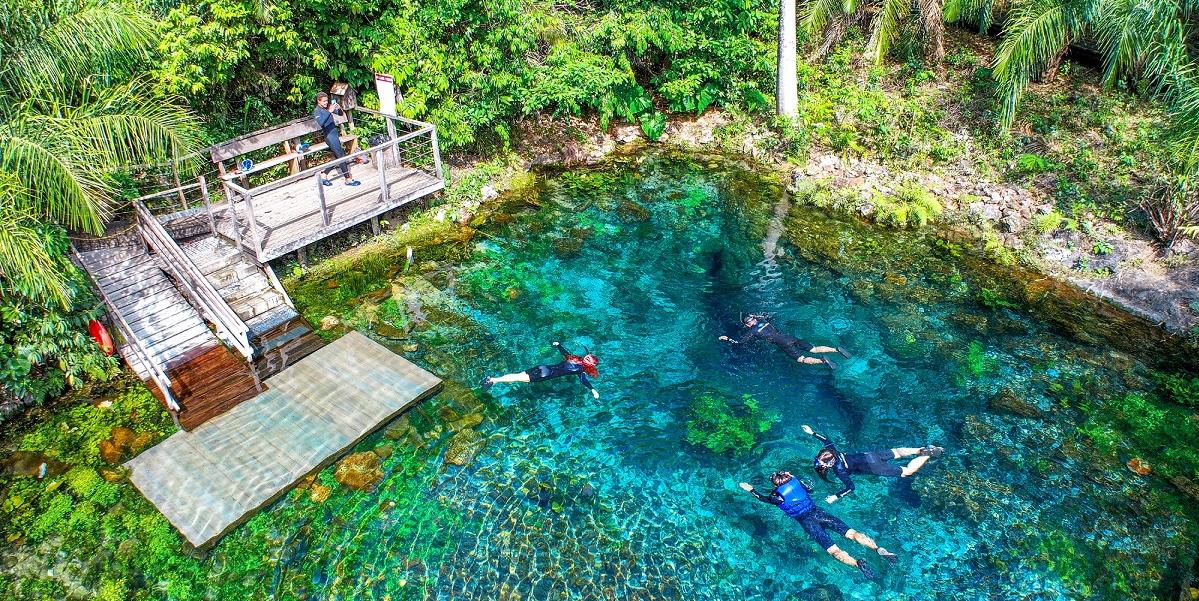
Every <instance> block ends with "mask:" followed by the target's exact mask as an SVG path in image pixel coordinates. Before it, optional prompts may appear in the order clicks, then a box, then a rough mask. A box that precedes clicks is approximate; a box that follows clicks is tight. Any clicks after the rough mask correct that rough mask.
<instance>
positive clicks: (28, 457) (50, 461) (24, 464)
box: [0, 451, 70, 478]
mask: <svg viewBox="0 0 1199 601" xmlns="http://www.w3.org/2000/svg"><path fill="white" fill-rule="evenodd" d="M42 465H45V466H46V473H45V476H57V475H59V474H65V473H66V472H67V470H68V469H70V466H69V465H67V464H65V463H63V462H61V461H58V460H56V459H54V458H52V457H50V456H48V455H43V454H41V453H36V452H32V451H16V452H14V453H13V454H11V455H9V456H8V457H6V458H5V459H4V460H3V461H0V473H4V474H9V475H13V476H33V477H35V478H36V477H38V476H39V475H42ZM43 477H44V476H43Z"/></svg>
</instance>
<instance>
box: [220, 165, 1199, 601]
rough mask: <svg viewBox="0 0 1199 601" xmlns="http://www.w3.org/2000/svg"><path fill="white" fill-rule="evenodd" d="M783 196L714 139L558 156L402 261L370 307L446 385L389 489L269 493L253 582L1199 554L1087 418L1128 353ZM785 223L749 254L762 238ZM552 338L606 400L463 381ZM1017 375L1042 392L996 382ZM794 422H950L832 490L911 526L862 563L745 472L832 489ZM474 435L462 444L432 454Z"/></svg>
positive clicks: (890, 425)
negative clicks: (781, 342)
mask: <svg viewBox="0 0 1199 601" xmlns="http://www.w3.org/2000/svg"><path fill="white" fill-rule="evenodd" d="M782 198H783V196H782V194H781V190H780V188H779V186H778V185H777V184H774V183H771V182H769V181H763V180H761V179H760V178H758V177H755V176H753V175H752V174H751V173H749V172H747V171H745V170H743V169H742V168H739V167H737V166H736V165H730V164H727V163H724V162H718V163H717V162H714V163H712V164H710V165H708V164H704V163H697V162H695V161H694V160H687V159H671V158H665V157H647V158H642V159H636V160H634V161H632V162H630V163H628V164H621V165H616V166H613V167H611V168H608V169H604V170H598V171H592V172H576V173H567V174H564V175H562V176H559V177H555V178H550V180H549V181H547V182H546V183H545V184H544V185H543V186H542V187H541V188H540V189H539V191H538V194H536V195H533V196H528V197H524V198H512V199H509V200H508V201H507V202H506V204H505V205H504V208H503V210H502V212H500V213H497V214H493V215H491V216H490V217H489V221H488V222H487V223H486V224H485V225H483V226H481V228H480V230H481V232H480V235H478V236H476V237H475V238H474V239H473V240H472V242H470V245H469V247H468V248H466V249H465V251H464V252H465V257H466V258H465V259H464V260H463V261H461V262H459V263H457V264H451V263H448V262H447V263H444V264H439V265H429V264H426V265H424V266H423V267H420V268H414V269H413V270H412V271H411V272H410V273H408V274H406V275H403V276H401V277H399V278H397V280H396V288H395V289H393V291H392V293H391V294H393V295H395V296H396V297H397V298H406V299H407V300H402V301H401V302H400V303H398V304H395V305H393V307H399V309H398V310H396V311H393V312H392V313H388V312H387V311H386V310H385V311H383V314H384V315H391V319H392V324H393V325H400V324H402V323H404V322H407V323H409V324H410V325H411V326H412V328H413V330H412V332H413V333H412V338H411V339H410V340H407V341H390V340H387V339H386V338H383V337H380V339H381V340H384V341H386V342H388V343H390V344H395V345H396V347H397V348H399V347H401V346H403V345H405V344H411V343H412V342H415V343H416V344H417V349H416V351H415V352H409V353H408V355H409V356H410V357H411V358H413V359H414V360H415V361H417V362H418V363H420V364H422V365H423V366H425V367H427V368H428V369H430V370H432V371H434V372H436V373H438V374H439V375H441V376H442V377H443V378H445V379H446V380H447V382H448V385H447V390H446V391H445V392H443V393H442V394H441V395H440V396H439V397H437V398H435V399H433V400H431V401H429V402H427V403H425V404H424V405H423V406H421V407H420V408H418V409H417V410H415V411H413V412H412V413H410V414H409V415H408V416H407V417H405V418H404V419H403V420H402V422H401V424H399V425H398V426H397V427H393V428H392V430H391V433H390V434H389V435H388V436H389V437H390V438H393V439H396V442H394V443H391V444H393V445H394V446H395V447H396V448H397V451H396V452H395V453H394V454H393V455H392V456H391V457H389V458H388V459H387V461H386V462H385V464H384V466H385V469H386V470H387V476H386V478H385V479H384V480H383V482H382V483H381V484H380V486H379V488H378V489H377V490H376V491H374V492H352V491H348V490H346V489H337V490H334V492H333V494H332V496H331V497H330V498H329V499H328V500H326V501H324V502H323V504H319V505H318V504H315V503H313V502H311V501H310V500H308V498H307V496H306V493H304V492H301V493H297V494H295V495H293V496H291V497H288V498H287V499H286V500H284V501H282V502H281V503H280V504H278V505H276V506H275V507H274V508H272V509H271V510H269V511H268V512H266V513H265V515H264V516H262V518H261V520H264V521H261V522H259V523H260V524H261V523H267V521H269V522H271V523H273V524H274V525H273V526H271V528H270V535H269V536H271V537H272V538H271V540H273V541H275V547H274V549H277V550H272V551H271V555H272V563H273V564H274V566H275V568H274V574H273V576H272V577H270V578H263V579H262V580H261V581H260V584H259V586H258V587H256V588H258V590H259V591H260V593H261V594H263V595H273V596H275V597H276V598H309V599H359V598H374V599H403V598H412V599H445V600H450V599H453V600H465V599H647V600H648V599H767V600H774V599H807V598H835V597H822V596H819V595H822V594H829V593H831V592H835V591H832V589H834V588H835V589H836V590H837V591H839V592H840V593H841V594H842V595H844V597H845V598H855V599H880V598H886V599H962V600H967V599H969V600H974V599H1064V598H1097V599H1098V598H1111V599H1123V598H1154V597H1157V596H1161V595H1164V594H1166V592H1167V591H1168V590H1169V587H1170V586H1171V583H1172V582H1173V581H1174V579H1175V578H1176V576H1175V574H1176V573H1178V572H1179V571H1180V570H1181V571H1185V570H1186V569H1188V566H1190V565H1192V563H1193V561H1194V542H1193V541H1194V540H1195V539H1194V533H1195V532H1196V527H1195V526H1196V522H1195V516H1194V510H1193V507H1192V508H1191V510H1190V514H1189V515H1187V514H1186V513H1185V512H1184V510H1183V509H1182V508H1183V507H1185V506H1187V501H1184V500H1182V497H1180V496H1178V494H1177V493H1176V492H1175V491H1174V490H1173V489H1172V488H1171V487H1170V486H1169V485H1168V484H1165V483H1164V482H1163V481H1162V480H1161V479H1160V478H1153V477H1150V478H1142V477H1138V476H1135V475H1133V474H1132V473H1130V472H1129V471H1128V470H1127V469H1126V468H1125V467H1124V466H1123V462H1124V461H1126V460H1127V459H1128V458H1129V457H1130V453H1131V452H1132V450H1131V449H1129V448H1128V447H1127V446H1126V444H1125V443H1122V442H1118V443H1115V444H1116V446H1115V447H1114V448H1112V447H1102V446H1100V445H1098V444H1097V443H1096V442H1095V440H1093V437H1088V436H1086V435H1083V434H1081V433H1080V432H1079V428H1080V426H1083V425H1085V424H1087V423H1089V422H1088V419H1094V418H1091V417H1089V415H1090V414H1089V413H1088V412H1087V408H1088V407H1089V405H1088V404H1087V402H1088V401H1087V399H1098V398H1100V397H1102V396H1103V395H1120V394H1124V393H1126V392H1128V391H1129V390H1136V389H1138V388H1144V387H1148V380H1147V379H1146V373H1147V370H1146V368H1145V366H1144V365H1143V364H1142V363H1141V362H1140V361H1139V359H1138V358H1137V357H1135V356H1133V355H1129V354H1126V353H1125V352H1122V351H1119V350H1115V349H1113V348H1112V346H1111V344H1110V343H1101V342H1097V340H1101V339H1102V338H1101V337H1099V338H1096V339H1092V340H1090V341H1088V340H1087V332H1085V331H1074V332H1073V335H1069V336H1068V335H1067V330H1068V329H1069V328H1068V327H1063V325H1062V323H1061V322H1060V320H1059V323H1057V324H1052V323H1047V322H1043V321H1041V320H1039V319H1038V318H1037V317H1036V316H1034V315H1032V314H1031V313H1030V312H1029V311H1028V310H1027V306H1026V305H1025V304H1024V302H1023V300H1022V299H1021V297H1020V296H1019V295H1016V294H1013V293H1012V292H1011V290H1019V289H1020V286H1021V285H1022V283H1021V282H1019V281H1016V282H1015V283H1014V284H1012V286H1011V288H1010V289H1004V288H1001V287H999V286H1000V285H1001V284H1003V283H1004V282H1005V280H1003V279H1002V277H999V279H996V278H997V276H996V275H995V274H996V273H999V272H1002V271H1004V270H995V269H993V268H991V269H989V270H988V269H985V268H982V267H979V265H980V263H979V262H978V261H976V260H975V261H972V260H970V259H969V258H968V257H967V256H966V253H965V252H964V251H963V250H962V249H961V248H960V247H958V246H956V245H954V244H950V243H946V242H944V241H937V240H936V239H934V238H931V237H927V236H920V235H916V234H910V233H909V234H897V233H892V232H883V231H879V230H876V229H872V228H869V227H866V226H862V225H859V224H855V223H850V222H845V221H841V220H838V219H835V218H831V217H828V216H825V215H823V214H821V213H819V212H817V211H816V210H814V209H806V208H790V209H788V207H787V206H786V205H784V206H782V207H781V208H780V206H779V204H778V203H779V202H780V200H781V199H782ZM780 233H781V236H779V241H778V244H777V249H778V253H777V256H775V257H773V258H766V256H765V251H764V249H763V241H764V240H767V239H768V238H773V237H774V235H777V234H780ZM420 263H421V257H420V256H418V257H417V264H418V265H419V264H420ZM1008 283H1011V282H1008ZM991 286H994V288H992V287H991ZM381 288H383V289H385V290H386V289H387V288H388V286H387V282H382V283H381ZM984 288H985V292H984ZM386 297H387V295H386V294H383V295H374V296H373V297H372V298H373V299H374V300H375V301H378V300H379V299H380V298H386ZM392 302H393V303H394V302H395V301H392ZM384 304H385V305H386V301H384ZM384 308H385V309H386V306H385V307H384ZM747 311H752V312H758V313H767V314H769V315H770V316H771V321H772V322H773V323H775V324H777V325H779V326H780V327H781V328H782V329H784V330H785V331H789V332H792V333H794V334H796V335H798V336H800V337H801V338H804V339H806V340H808V341H810V342H812V343H815V344H829V345H840V346H843V347H846V348H847V349H849V350H850V351H851V352H852V353H853V358H851V359H841V358H839V357H834V360H835V361H837V362H838V363H839V366H838V368H837V369H836V370H833V371H830V370H828V369H826V368H824V367H823V366H807V365H796V364H795V363H792V362H790V361H789V360H788V359H787V358H786V357H785V356H784V355H783V354H782V353H780V352H778V351H776V350H775V349H774V348H773V347H772V346H770V345H769V344H767V343H763V342H757V343H755V344H752V345H749V346H745V347H740V348H732V347H730V346H727V345H723V344H720V343H718V342H717V340H716V339H717V337H718V336H719V335H721V334H739V331H738V326H737V320H738V316H739V314H740V313H741V312H747ZM1080 311H1084V312H1088V313H1090V312H1091V311H1090V310H1088V309H1086V307H1083V308H1081V309H1080ZM400 313H402V314H403V315H400ZM1059 317H1060V316H1059ZM1066 321H1067V322H1068V321H1069V320H1068V319H1067V320H1066ZM554 340H560V341H562V342H563V343H564V344H565V345H566V346H567V347H568V348H571V349H573V350H582V349H583V348H584V347H587V348H589V349H590V350H591V351H592V352H594V353H595V354H596V355H598V356H599V357H600V359H601V364H600V366H599V370H600V373H601V376H600V377H599V378H598V379H596V381H595V384H596V387H597V389H598V390H599V391H600V393H601V397H600V399H599V400H594V399H592V398H591V396H590V395H588V394H587V393H586V390H585V389H583V388H582V387H581V386H579V384H578V383H577V382H575V381H574V380H567V379H563V380H557V381H552V382H548V383H539V384H532V385H529V384H497V385H496V386H495V387H494V388H493V389H492V390H491V391H490V392H486V393H485V392H483V391H482V390H481V389H480V388H479V387H478V384H477V383H478V381H479V380H480V378H482V377H483V376H484V375H485V374H492V375H494V374H498V373H503V372H511V371H517V370H523V369H525V368H527V367H530V366H532V365H535V364H537V363H550V362H556V361H557V360H558V359H557V353H556V352H555V351H554V350H553V349H552V348H551V347H550V342H551V341H554ZM1005 388H1006V389H1007V390H1008V391H1010V392H1011V394H1012V396H1014V397H1017V398H1020V399H1023V400H1024V401H1026V402H1027V403H1028V404H1029V405H1031V406H1032V407H1035V408H1036V410H1037V411H1039V413H1040V414H1041V417H1023V416H1017V415H1013V414H1011V413H1005V412H1002V411H993V410H990V409H988V400H989V399H991V398H992V397H994V396H996V395H997V394H999V393H1000V391H1001V390H1003V389H1005ZM705 392H708V393H712V392H715V393H718V394H723V395H726V396H727V397H728V398H730V399H733V404H734V406H736V405H738V404H739V401H738V399H739V398H740V397H741V395H743V394H749V395H752V396H753V397H754V398H755V399H757V401H758V402H759V403H760V406H761V408H762V410H763V412H764V413H766V414H770V415H776V416H777V417H778V420H777V421H776V422H774V423H773V424H772V425H771V427H770V428H769V429H768V430H767V431H766V432H763V433H760V434H759V435H758V436H757V437H756V439H755V440H754V442H753V444H752V445H751V446H750V448H749V449H748V450H745V451H743V452H730V453H721V454H717V453H713V452H711V451H709V450H708V449H706V448H703V447H701V446H696V445H692V444H690V443H688V442H686V441H685V437H686V433H687V429H688V421H689V420H691V419H693V418H694V415H693V414H692V410H691V404H692V401H693V400H694V399H695V398H696V397H697V396H698V395H700V394H703V393H705ZM480 420H481V422H480V423H477V424H476V423H475V422H476V421H480ZM805 423H806V424H811V425H812V426H813V427H815V428H816V429H817V430H818V431H820V432H824V433H826V434H828V435H830V436H832V437H833V438H834V439H836V440H837V441H839V442H840V443H841V446H842V448H843V449H844V450H865V449H872V448H880V447H881V448H887V447H892V446H920V445H923V444H926V443H935V444H939V445H942V446H944V447H945V448H946V449H947V453H946V455H945V456H944V457H942V458H940V459H939V460H936V461H934V462H932V463H931V464H929V465H928V466H926V467H925V468H924V469H923V470H922V471H921V472H920V473H919V474H918V475H917V476H916V477H915V478H912V479H907V480H904V481H902V482H900V481H895V480H891V479H883V478H872V477H866V476H860V477H858V478H857V492H856V493H855V494H853V495H851V496H850V497H848V498H846V499H844V500H842V501H841V502H838V503H837V504H835V505H833V506H831V507H828V506H826V507H827V508H828V509H829V510H830V511H831V512H832V513H834V514H835V515H837V516H839V517H841V518H842V519H844V520H845V521H846V522H848V523H849V524H850V525H851V526H852V527H854V528H856V529H858V530H861V531H863V532H866V533H868V534H870V535H872V536H874V537H875V539H876V540H877V541H878V542H879V544H881V545H883V546H885V547H887V548H889V549H891V550H893V551H895V552H896V553H898V554H899V556H900V561H899V563H898V564H897V565H893V566H891V565H883V564H882V562H880V561H879V560H878V558H877V557H875V556H874V555H873V554H872V553H870V552H868V551H866V550H865V549H863V548H861V547H859V546H857V545H855V544H854V543H852V542H850V541H841V543H842V545H841V546H842V548H844V549H846V550H847V551H849V552H850V553H851V554H853V555H855V556H857V557H861V558H864V559H866V560H867V561H869V562H870V563H871V564H872V565H873V566H874V567H875V568H876V570H877V571H878V572H879V573H880V574H881V576H880V578H879V580H878V581H877V582H874V583H869V582H866V581H865V580H864V579H863V578H862V577H861V576H860V574H859V573H858V571H857V570H855V569H852V568H849V567H847V566H844V565H841V564H839V563H837V562H836V561H834V560H833V559H832V558H830V557H829V556H828V555H827V554H826V553H825V552H824V551H823V550H821V549H820V548H818V547H817V545H816V544H815V543H813V542H812V541H811V540H809V539H808V538H807V537H806V535H805V534H804V532H803V531H802V530H801V529H800V528H799V525H798V524H797V523H796V522H794V521H792V520H789V519H787V518H785V516H783V515H782V513H781V512H780V511H778V510H777V509H775V508H773V507H771V506H768V505H765V504H761V503H758V502H756V501H754V500H753V499H752V498H751V497H750V496H749V495H747V494H745V493H744V492H742V491H741V490H739V489H738V488H737V483H738V482H739V481H742V480H747V481H750V482H753V483H755V484H756V485H758V486H759V487H761V488H764V489H768V488H769V487H768V486H767V485H766V482H765V475H766V474H769V473H770V472H772V471H774V470H777V469H790V470H792V471H794V472H795V473H796V474H797V475H800V476H801V477H803V478H804V479H806V480H808V481H809V482H811V483H813V484H814V485H815V486H816V493H814V496H815V497H817V498H818V499H819V498H822V497H823V496H825V495H827V494H831V493H832V492H835V491H836V490H837V487H836V486H835V485H834V484H826V483H823V482H820V481H819V480H818V479H816V477H815V475H814V474H813V473H812V472H811V469H810V467H809V466H810V460H811V456H812V454H813V453H814V452H815V450H816V449H817V446H818V445H817V444H815V441H814V440H813V439H811V438H810V437H808V436H807V435H805V434H804V433H803V431H802V430H801V429H800V427H801V425H802V424H805ZM389 442H390V441H388V440H386V438H384V437H382V436H376V437H375V438H373V439H372V440H370V441H367V442H366V443H364V445H363V448H364V449H369V448H372V447H375V446H378V445H380V444H384V443H389ZM414 446H419V447H421V448H419V449H417V450H412V449H413V447H414ZM463 449H467V450H468V453H467V454H468V455H469V454H471V453H472V452H473V457H469V458H467V460H462V461H460V463H465V464H466V465H454V464H452V463H450V462H447V461H446V460H447V454H451V455H460V453H459V452H460V451H462V450H463ZM323 479H324V480H325V481H328V480H329V479H328V475H327V474H326V475H325V476H323ZM393 504H394V505H393ZM821 504H822V505H823V503H821ZM256 521H258V520H256ZM248 536H250V535H249V534H246V533H244V532H239V533H235V534H234V535H232V536H230V537H229V539H227V540H226V541H225V542H224V543H222V545H221V546H219V547H218V548H217V550H216V551H215V552H214V553H213V555H212V557H211V558H210V559H209V560H208V561H211V562H213V568H214V569H213V576H212V578H213V582H212V583H211V584H213V585H217V584H219V583H221V582H227V581H229V580H231V579H242V578H246V577H247V575H246V574H242V573H238V572H237V570H236V569H235V568H234V567H232V566H226V565H225V564H224V563H222V562H223V557H224V554H225V553H229V552H231V551H230V550H231V549H236V548H238V546H239V545H241V544H242V542H243V541H244V539H246V537H248ZM257 577H258V576H253V578H257ZM819 587H824V588H823V590H816V589H819Z"/></svg>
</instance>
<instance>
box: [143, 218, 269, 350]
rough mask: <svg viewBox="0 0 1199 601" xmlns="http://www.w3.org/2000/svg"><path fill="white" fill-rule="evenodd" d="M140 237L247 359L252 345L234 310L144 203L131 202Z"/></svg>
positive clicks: (247, 332) (243, 323)
mask: <svg viewBox="0 0 1199 601" xmlns="http://www.w3.org/2000/svg"><path fill="white" fill-rule="evenodd" d="M133 204H134V208H135V209H136V211H137V216H138V221H139V224H140V228H139V229H141V232H142V236H143V237H144V238H145V239H146V242H147V243H148V244H149V245H150V246H151V247H152V248H154V250H155V252H157V253H158V254H160V255H162V256H163V258H164V259H166V260H165V261H164V262H165V263H166V265H167V267H168V268H170V270H171V272H172V273H174V274H175V277H176V278H177V279H178V280H179V283H180V284H183V285H184V287H185V291H186V292H188V293H189V296H191V297H193V299H194V300H195V301H196V302H197V304H199V305H200V308H201V309H203V310H204V312H205V313H206V314H207V315H206V317H208V318H209V319H210V320H212V322H213V323H214V324H216V326H217V329H218V331H220V332H222V333H224V334H225V335H226V337H228V338H229V342H230V344H232V345H233V346H234V347H235V348H237V350H238V351H239V352H241V354H242V355H244V356H245V357H246V358H247V359H252V358H253V356H254V347H252V346H250V338H249V332H250V328H249V327H248V326H246V324H245V322H243V321H242V320H241V318H240V317H238V316H237V313H235V312H234V311H233V309H232V308H231V307H230V306H229V303H227V302H225V299H224V297H222V296H221V295H220V293H219V292H217V291H216V288H214V287H213V286H212V283H211V282H209V281H208V278H207V277H206V276H205V275H204V274H203V273H202V272H201V271H200V268H199V267H196V264H195V263H193V262H192V260H191V259H190V258H188V256H187V254H186V253H184V252H183V249H181V248H179V246H178V245H177V244H175V240H174V238H171V235H170V234H169V233H167V231H166V228H164V227H162V224H161V223H159V222H158V220H157V219H155V218H154V215H153V214H152V213H150V210H149V209H147V208H146V205H144V204H142V203H140V202H135V203H133Z"/></svg>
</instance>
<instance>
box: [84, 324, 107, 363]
mask: <svg viewBox="0 0 1199 601" xmlns="http://www.w3.org/2000/svg"><path fill="white" fill-rule="evenodd" d="M87 331H88V333H89V334H91V335H92V340H95V341H96V344H98V345H100V350H101V351H104V354H105V355H108V356H112V351H113V346H112V336H109V335H108V330H107V329H105V327H104V324H102V323H100V322H98V321H96V320H94V319H93V320H91V321H89V322H87Z"/></svg>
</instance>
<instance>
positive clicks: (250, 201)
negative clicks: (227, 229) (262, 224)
mask: <svg viewBox="0 0 1199 601" xmlns="http://www.w3.org/2000/svg"><path fill="white" fill-rule="evenodd" d="M242 198H244V199H245V200H246V210H247V211H248V212H249V217H250V236H251V237H252V238H253V240H254V253H255V256H257V257H258V260H259V261H261V260H262V240H259V239H258V220H257V219H255V218H254V195H253V194H251V193H249V192H246V193H244V194H242Z"/></svg>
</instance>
